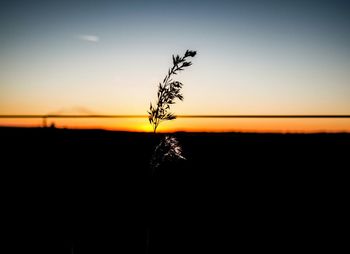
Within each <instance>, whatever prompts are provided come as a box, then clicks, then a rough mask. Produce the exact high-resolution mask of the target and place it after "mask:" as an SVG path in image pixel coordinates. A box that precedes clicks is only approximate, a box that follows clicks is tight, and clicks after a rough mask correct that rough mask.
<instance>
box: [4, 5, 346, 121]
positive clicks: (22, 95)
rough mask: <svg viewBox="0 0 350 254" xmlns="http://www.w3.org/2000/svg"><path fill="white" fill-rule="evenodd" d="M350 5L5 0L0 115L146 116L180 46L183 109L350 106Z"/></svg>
mask: <svg viewBox="0 0 350 254" xmlns="http://www.w3.org/2000/svg"><path fill="white" fill-rule="evenodd" d="M349 7H350V3H348V1H176V2H174V1H74V3H71V1H8V2H3V3H1V8H0V113H1V114H26V113H28V114H29V113H31V114H36V113H38V114H46V113H49V112H54V111H57V110H60V109H61V108H77V107H84V108H87V109H89V110H90V111H92V112H97V113H111V114H144V113H145V112H146V110H147V108H148V105H149V101H151V100H154V99H155V94H156V86H157V84H158V82H159V81H161V80H162V79H163V77H164V75H165V74H166V71H167V69H168V67H170V64H171V55H172V54H183V53H184V51H185V50H186V49H192V50H197V51H198V55H197V56H196V58H195V59H194V60H193V66H192V67H191V68H190V69H188V70H186V71H185V72H183V73H182V74H180V75H179V77H178V78H179V80H180V81H182V82H183V83H184V84H185V87H184V95H185V101H184V102H183V103H181V104H178V105H176V106H175V112H176V113H178V114H202V113H206V114H337V113H339V114H346V113H347V114H348V113H349V112H350V100H349V98H350V31H349V30H350V15H349V9H350V8H349Z"/></svg>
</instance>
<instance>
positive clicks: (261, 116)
mask: <svg viewBox="0 0 350 254" xmlns="http://www.w3.org/2000/svg"><path fill="white" fill-rule="evenodd" d="M0 118H148V115H104V114H89V115H69V114H68V115H67V114H66V115H60V114H47V115H0ZM176 118H350V115H344V114H340V115H329V114H327V115H300V114H292V115H280V114H277V115H255V114H254V115H241V114H237V115H176Z"/></svg>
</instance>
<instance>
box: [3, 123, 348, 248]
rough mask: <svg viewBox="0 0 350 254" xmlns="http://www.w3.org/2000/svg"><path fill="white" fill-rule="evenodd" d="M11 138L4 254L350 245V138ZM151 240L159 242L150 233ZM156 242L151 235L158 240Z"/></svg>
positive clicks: (60, 134)
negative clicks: (162, 149) (163, 159)
mask: <svg viewBox="0 0 350 254" xmlns="http://www.w3.org/2000/svg"><path fill="white" fill-rule="evenodd" d="M172 135H174V136H176V137H177V139H178V140H179V142H180V144H181V145H182V148H183V152H184V156H185V157H186V158H187V160H186V161H174V162H172V163H168V164H166V165H163V167H162V168H160V169H159V170H158V171H157V172H156V173H155V175H153V176H151V175H150V167H149V161H150V159H151V156H152V152H153V149H154V147H155V146H156V145H157V143H158V142H159V140H160V139H161V138H162V136H163V134H157V135H156V136H155V135H153V134H149V133H127V132H109V131H100V130H64V129H50V128H0V140H1V146H2V149H1V168H2V169H1V182H2V184H1V186H2V192H1V196H2V197H1V210H2V215H1V231H2V232H3V233H2V244H1V248H2V249H6V251H5V250H3V251H1V252H2V253H67V254H68V253H101V254H105V253H146V249H147V248H146V242H147V238H148V239H149V249H148V253H162V254H166V253H203V252H204V251H205V252H208V253H231V252H232V253H233V252H239V253H242V252H243V253H250V252H252V251H253V252H255V253H256V252H278V253H283V252H286V251H290V250H292V251H295V252H296V251H298V252H299V251H308V252H311V251H314V250H332V251H333V252H334V250H335V249H337V248H340V246H342V243H344V242H345V240H346V239H347V238H346V235H345V233H343V230H344V229H345V230H347V228H346V227H345V222H344V221H345V217H344V215H345V214H346V210H345V207H346V206H347V203H348V195H347V194H346V193H347V191H348V178H347V177H346V173H347V171H348V168H349V166H348V164H349V163H348V160H349V147H350V135H349V134H285V135H283V134H243V133H242V134H240V133H227V134H223V133H221V134H213V133H176V134H172ZM147 229H148V230H147ZM147 232H148V233H147Z"/></svg>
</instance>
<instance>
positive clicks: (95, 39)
mask: <svg viewBox="0 0 350 254" xmlns="http://www.w3.org/2000/svg"><path fill="white" fill-rule="evenodd" d="M78 38H79V40H82V41H87V42H92V43H97V42H99V41H100V37H98V36H96V35H89V34H80V35H79V36H78Z"/></svg>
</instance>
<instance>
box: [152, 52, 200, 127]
mask: <svg viewBox="0 0 350 254" xmlns="http://www.w3.org/2000/svg"><path fill="white" fill-rule="evenodd" d="M196 54H197V52H196V51H192V50H186V53H185V55H184V56H183V57H180V56H179V55H176V56H174V55H173V67H171V68H170V69H169V71H168V74H167V75H166V76H165V78H164V80H163V82H162V83H159V86H158V93H157V103H156V104H155V106H153V105H152V103H150V108H149V111H147V112H148V114H149V117H148V119H149V122H150V124H151V125H152V127H153V131H154V132H156V131H157V128H158V125H159V124H160V122H161V121H165V120H173V119H175V118H176V116H175V115H174V114H173V113H171V112H169V110H170V105H172V104H174V103H175V99H179V100H180V101H182V100H183V98H184V97H183V95H182V94H181V93H180V90H181V88H182V87H183V84H182V83H181V82H179V81H175V80H173V79H171V78H172V76H173V75H176V74H177V73H178V72H179V71H182V70H184V68H186V67H189V66H191V65H192V62H190V61H188V60H187V58H189V57H194V56H195V55H196Z"/></svg>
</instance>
